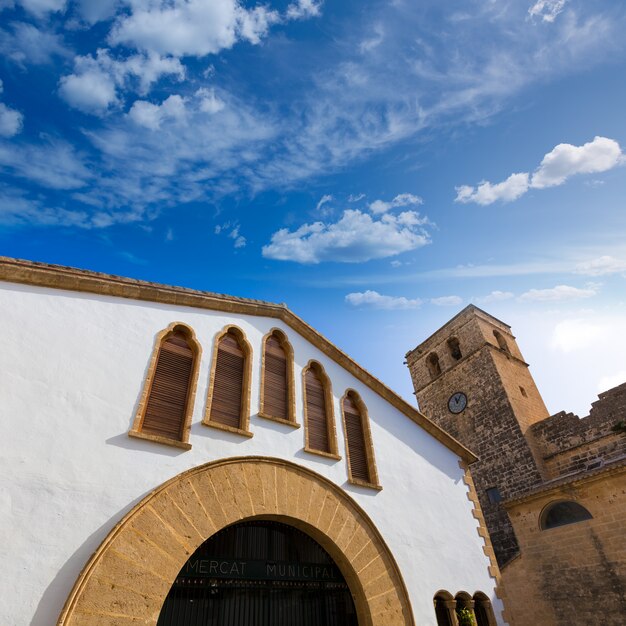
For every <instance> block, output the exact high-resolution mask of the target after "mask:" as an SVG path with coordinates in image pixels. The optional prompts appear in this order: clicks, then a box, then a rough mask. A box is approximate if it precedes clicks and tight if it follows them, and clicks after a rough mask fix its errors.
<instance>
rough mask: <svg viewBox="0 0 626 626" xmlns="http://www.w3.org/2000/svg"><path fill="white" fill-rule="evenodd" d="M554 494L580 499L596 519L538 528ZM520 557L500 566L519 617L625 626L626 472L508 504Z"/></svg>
mask: <svg viewBox="0 0 626 626" xmlns="http://www.w3.org/2000/svg"><path fill="white" fill-rule="evenodd" d="M556 500H575V501H576V502H578V503H579V504H581V505H582V506H584V507H585V508H586V509H587V510H588V511H589V512H590V513H591V515H592V516H593V519H590V520H586V521H583V522H578V523H576V524H569V525H567V526H559V527H557V528H550V529H548V530H541V529H540V517H541V513H542V511H543V509H544V507H545V506H546V505H548V504H549V503H551V502H554V501H556ZM507 509H508V513H509V515H510V516H511V520H512V521H513V525H514V528H515V533H516V536H517V539H518V541H519V545H520V549H521V556H520V557H519V558H517V559H515V560H514V561H512V562H511V563H509V564H508V565H507V566H506V567H505V568H504V570H503V579H504V581H505V586H506V590H507V609H508V610H509V614H510V615H512V616H514V617H515V619H514V624H515V625H517V624H519V625H520V626H522V625H526V626H528V625H530V624H533V625H534V624H537V625H541V626H550V625H554V626H572V625H579V624H580V625H583V624H584V625H585V626H622V625H623V624H624V619H625V618H624V616H626V541H624V532H625V529H626V471H625V470H624V468H623V467H622V468H621V471H619V472H616V473H614V474H611V475H609V476H607V475H602V476H601V477H598V478H597V479H596V480H587V481H584V482H582V483H580V484H568V485H564V486H562V487H560V488H557V489H554V490H551V491H550V492H549V493H545V494H543V495H540V496H538V497H534V498H531V499H529V500H525V501H521V502H519V503H515V502H513V503H512V504H510V505H507Z"/></svg>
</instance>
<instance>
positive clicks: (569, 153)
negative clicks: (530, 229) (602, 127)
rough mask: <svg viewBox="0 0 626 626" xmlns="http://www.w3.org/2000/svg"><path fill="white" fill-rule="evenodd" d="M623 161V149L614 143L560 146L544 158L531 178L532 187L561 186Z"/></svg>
mask: <svg viewBox="0 0 626 626" xmlns="http://www.w3.org/2000/svg"><path fill="white" fill-rule="evenodd" d="M621 159H622V149H621V148H620V145H619V144H618V143H617V141H615V140H614V139H608V138H607V137H594V139H593V141H590V142H588V143H586V144H584V145H582V146H573V145H571V144H569V143H561V144H559V145H558V146H556V147H555V148H554V149H553V150H552V151H551V152H548V154H546V155H545V156H544V157H543V160H542V161H541V165H540V166H539V167H538V168H537V170H536V171H535V173H534V174H533V177H532V180H531V186H532V187H534V188H535V189H543V188H545V187H554V186H556V185H562V184H563V183H564V182H565V181H566V180H567V179H568V178H569V177H570V176H573V175H574V174H592V173H597V172H606V171H607V170H610V169H612V168H614V167H615V166H616V165H618V164H619V163H620V161H621Z"/></svg>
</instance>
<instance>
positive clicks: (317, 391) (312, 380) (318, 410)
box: [306, 367, 330, 452]
mask: <svg viewBox="0 0 626 626" xmlns="http://www.w3.org/2000/svg"><path fill="white" fill-rule="evenodd" d="M306 416H307V429H308V434H309V448H311V449H312V450H320V451H321V452H330V446H329V443H328V419H327V415H326V398H325V394H324V385H323V383H322V381H321V380H320V377H319V375H318V374H317V372H316V371H315V370H314V368H312V367H310V368H309V369H308V370H307V373H306Z"/></svg>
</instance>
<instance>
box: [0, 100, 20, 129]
mask: <svg viewBox="0 0 626 626" xmlns="http://www.w3.org/2000/svg"><path fill="white" fill-rule="evenodd" d="M23 124H24V116H23V115H22V114H21V113H20V112H19V111H16V110H15V109H11V108H9V107H8V106H7V105H6V104H4V103H2V102H0V137H13V136H15V135H17V134H18V133H20V132H21V130H22V126H23Z"/></svg>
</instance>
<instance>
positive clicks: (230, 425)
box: [202, 326, 252, 437]
mask: <svg viewBox="0 0 626 626" xmlns="http://www.w3.org/2000/svg"><path fill="white" fill-rule="evenodd" d="M251 360H252V348H251V347H250V344H249V343H248V341H247V340H246V338H245V336H244V334H243V332H242V331H241V330H240V329H239V328H237V327H236V326H228V327H226V328H225V329H224V330H223V331H222V332H221V333H220V334H219V335H218V336H217V338H216V340H215V346H214V350H213V363H212V365H211V377H210V380H209V391H208V397H207V408H206V413H205V416H204V420H203V421H202V423H203V424H205V425H206V426H212V427H214V428H220V429H222V430H228V431H230V432H234V433H237V434H240V435H245V436H247V437H252V433H251V432H250V431H249V430H248V428H249V423H250V377H251V365H252V363H251Z"/></svg>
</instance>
